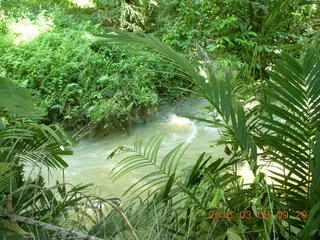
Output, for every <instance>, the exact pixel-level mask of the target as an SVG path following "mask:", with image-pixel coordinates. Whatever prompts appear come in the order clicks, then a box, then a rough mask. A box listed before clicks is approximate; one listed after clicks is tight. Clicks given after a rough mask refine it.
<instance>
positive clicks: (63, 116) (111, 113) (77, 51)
mask: <svg viewBox="0 0 320 240" xmlns="http://www.w3.org/2000/svg"><path fill="white" fill-rule="evenodd" d="M53 23H54V26H53V29H52V30H51V31H50V32H46V33H42V34H40V35H39V36H38V37H37V38H35V39H34V40H32V41H30V42H29V43H24V44H20V45H14V44H12V43H10V44H9V43H7V44H6V45H4V44H1V46H0V49H1V51H2V52H3V53H2V56H1V55H0V57H1V64H2V69H1V71H2V73H4V74H5V75H6V76H7V77H9V78H11V79H13V80H14V81H15V82H17V83H19V84H20V85H21V86H24V87H28V88H31V89H33V94H34V97H35V98H36V99H37V102H38V103H39V104H40V105H42V106H43V107H45V108H46V109H47V111H48V114H47V118H46V123H51V122H61V123H64V124H65V126H66V127H69V128H78V127H80V126H83V125H85V124H87V123H89V122H91V123H94V124H97V125H98V127H103V128H106V127H122V128H123V127H128V126H130V125H132V123H133V119H134V118H136V117H141V118H145V117H146V116H147V115H148V114H150V112H151V111H150V110H151V109H153V108H154V107H155V106H156V105H157V104H158V103H159V102H160V100H161V99H163V101H171V100H173V99H176V98H178V97H179V96H181V94H182V93H183V92H182V91H181V90H177V87H183V85H184V82H181V81H179V79H177V78H174V77H173V76H171V75H170V74H167V73H161V72H160V71H169V69H168V67H166V68H165V67H164V64H161V61H160V59H159V57H156V56H153V55H151V54H147V55H143V56H140V55H133V56H128V55H127V54H125V53H124V51H122V50H121V49H119V48H115V47H110V46H106V45H101V44H99V42H96V41H95V40H94V37H93V36H92V35H90V34H89V33H88V32H91V33H92V32H99V31H102V29H101V28H99V26H97V25H96V26H93V25H92V23H91V22H90V21H87V22H82V23H81V24H80V25H78V23H77V22H74V21H73V18H72V17H71V16H68V15H64V16H62V15H61V14H59V13H56V12H55V13H54V14H53Z"/></svg>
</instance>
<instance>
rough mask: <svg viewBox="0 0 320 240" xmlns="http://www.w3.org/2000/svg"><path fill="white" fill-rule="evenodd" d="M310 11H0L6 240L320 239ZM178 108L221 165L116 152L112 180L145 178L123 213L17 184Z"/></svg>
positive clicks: (150, 146)
mask: <svg viewBox="0 0 320 240" xmlns="http://www.w3.org/2000/svg"><path fill="white" fill-rule="evenodd" d="M319 4H320V3H319V2H318V1H307V0H297V1H288V0H258V1H253V0H243V1H240V0H168V1H162V0H109V1H106V0H47V1H44V0H0V183H1V184H0V239H133V240H140V239H150V240H151V239H158V240H164V239H168V240H169V239H170V240H173V239H177V240H179V239H218V240H219V239H221V240H225V239H230V240H251V239H252V240H253V239H266V240H271V239H272V240H275V239H279V240H280V239H314V240H315V239H320V188H319V186H320V132H319V130H320V111H319V110H320V58H319V57H320V55H319V44H320V41H319V31H318V29H319V26H320V11H319V10H320V9H319V8H320V5H319ZM187 95H196V96H199V97H201V98H204V99H206V100H207V101H208V106H207V107H206V108H205V111H206V112H207V116H206V117H204V118H197V119H194V121H202V122H205V123H207V124H208V125H209V126H211V127H212V128H219V133H220V138H219V140H218V141H217V142H216V144H219V145H223V146H224V149H225V153H226V156H227V157H225V158H216V157H215V155H214V154H213V153H206V152H203V153H199V156H198V158H196V159H194V162H193V163H192V165H191V167H188V169H185V170H184V171H181V169H180V165H179V162H180V161H181V159H183V158H184V152H185V150H186V148H187V146H186V144H184V143H181V144H179V145H177V146H172V150H171V151H169V152H168V153H166V154H165V155H164V157H162V156H161V157H160V154H159V151H161V148H160V146H161V143H162V142H163V138H164V135H157V136H154V137H153V138H151V139H143V141H137V142H136V143H134V144H131V143H128V145H124V146H119V147H118V148H116V149H115V150H114V151H113V152H112V153H111V154H109V155H108V156H106V159H107V158H108V159H112V158H114V157H115V156H122V160H121V161H119V162H118V163H117V164H116V165H115V167H114V169H113V170H112V173H113V175H112V178H113V179H118V178H125V177H126V176H128V175H130V174H132V173H133V172H134V171H136V170H137V169H145V175H144V176H143V177H142V178H140V179H138V180H137V182H136V183H134V184H133V185H132V186H130V187H129V188H128V189H127V191H126V192H125V199H126V200H125V201H124V200H123V201H122V200H121V199H120V198H107V199H104V198H101V197H100V196H95V195H94V194H92V192H91V191H90V188H91V185H90V182H84V183H83V184H82V185H77V186H72V185H71V184H68V183H66V182H64V180H63V179H61V181H59V182H57V183H56V184H54V185H50V186H48V184H47V183H46V180H45V178H44V177H43V176H42V175H41V174H36V175H34V176H27V175H26V174H25V167H26V166H30V165H31V166H37V167H38V166H39V167H45V168H47V171H48V172H49V173H50V170H52V169H60V170H61V171H63V169H65V168H67V167H68V162H67V161H66V160H64V158H63V156H64V155H71V154H72V150H71V149H72V147H73V146H76V145H77V143H78V141H79V139H80V137H81V136H83V135H86V134H88V133H93V134H97V133H100V134H107V133H108V132H111V131H115V130H116V129H121V130H130V128H134V126H135V122H136V121H138V120H140V119H142V120H143V121H147V120H148V117H149V116H151V115H152V114H154V113H155V112H156V111H157V106H159V105H160V104H163V103H172V102H174V101H175V100H178V99H182V98H183V97H185V96H187ZM190 144H192V142H191V143H190ZM208 145H209V139H208ZM159 149H160V150H159ZM244 162H246V163H248V165H249V166H250V171H251V172H252V173H253V175H254V180H253V181H252V182H250V183H244V181H243V178H242V177H241V176H240V175H239V173H238V167H239V165H241V164H242V163H244ZM265 166H272V168H270V169H269V170H268V171H267V173H266V172H265V171H262V169H263V167H265ZM270 180H272V182H270Z"/></svg>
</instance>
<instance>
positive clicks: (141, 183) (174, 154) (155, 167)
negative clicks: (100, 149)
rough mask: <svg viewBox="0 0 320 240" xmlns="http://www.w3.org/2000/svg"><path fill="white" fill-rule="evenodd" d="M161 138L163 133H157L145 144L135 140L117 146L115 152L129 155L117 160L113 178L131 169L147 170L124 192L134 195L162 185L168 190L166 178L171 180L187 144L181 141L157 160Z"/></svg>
mask: <svg viewBox="0 0 320 240" xmlns="http://www.w3.org/2000/svg"><path fill="white" fill-rule="evenodd" d="M163 138H164V135H159V136H155V137H152V138H151V139H150V140H149V141H148V142H147V143H146V144H145V145H143V143H142V141H137V142H136V143H135V144H134V145H132V146H120V147H118V149H117V154H124V153H126V154H129V155H128V156H127V157H125V158H123V159H122V160H121V161H120V162H118V163H117V164H116V166H115V167H114V168H113V170H112V174H113V175H112V179H113V180H116V179H118V178H120V177H122V176H123V175H125V174H128V173H129V172H131V171H133V170H137V169H143V168H145V169H147V170H148V173H147V174H146V175H144V176H143V177H142V178H140V179H139V180H138V181H137V182H136V183H134V184H133V185H132V186H130V187H129V188H128V189H127V190H126V192H125V193H124V194H129V195H131V194H133V193H135V196H139V195H140V194H142V193H144V192H145V191H147V190H148V189H152V188H155V189H159V188H163V187H164V188H165V189H166V191H168V189H169V185H168V180H170V181H169V182H172V181H173V178H174V176H175V174H176V171H177V169H178V166H179V162H180V160H181V159H182V155H183V153H184V152H185V151H186V149H187V145H185V144H183V143H181V144H179V145H178V146H176V147H175V148H173V149H172V150H171V151H170V152H168V153H167V154H166V155H165V156H164V157H163V158H162V159H161V160H159V158H158V153H159V149H160V145H161V143H162V141H163ZM112 155H114V153H112ZM166 184H167V185H166ZM170 188H171V187H170Z"/></svg>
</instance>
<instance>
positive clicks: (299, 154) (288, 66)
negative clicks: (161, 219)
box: [101, 30, 320, 239]
mask: <svg viewBox="0 0 320 240" xmlns="http://www.w3.org/2000/svg"><path fill="white" fill-rule="evenodd" d="M101 37H104V38H105V39H106V41H107V42H112V43H118V44H122V45H126V44H130V46H132V44H135V45H142V46H144V47H146V48H148V49H149V51H152V52H155V53H157V54H159V55H160V56H162V57H164V58H165V59H168V60H169V62H170V64H172V65H174V66H175V68H176V69H178V73H179V75H181V76H184V77H185V78H186V79H189V80H190V82H192V83H193V84H194V85H195V92H196V93H197V94H199V95H200V96H202V97H204V98H206V99H207V100H208V101H209V103H210V104H211V106H212V110H215V111H216V114H217V115H219V117H220V118H219V120H218V119H216V118H215V119H214V120H213V121H210V120H203V121H205V122H208V123H210V124H212V125H214V126H219V127H220V128H221V131H222V134H223V139H222V140H221V141H220V143H223V144H226V148H228V153H229V154H230V155H231V158H230V159H229V160H225V161H224V163H223V160H219V159H218V160H216V161H212V160H211V161H210V158H211V157H209V158H208V159H207V160H206V161H205V163H204V164H201V161H202V160H203V159H204V154H202V155H201V156H200V157H199V160H198V161H197V162H196V164H195V165H194V168H193V170H192V171H191V173H190V174H189V175H187V176H188V177H189V179H187V181H186V182H185V183H183V182H181V181H180V178H179V177H177V172H175V173H174V174H172V175H170V176H169V175H168V174H167V175H166V176H165V182H162V178H161V176H162V172H163V171H165V168H161V167H160V168H161V170H162V171H154V172H151V173H150V176H149V174H147V175H146V176H145V177H143V178H141V179H140V180H139V181H138V182H137V185H139V184H141V182H143V181H146V182H150V186H151V187H156V186H157V189H156V190H154V192H155V193H154V194H151V195H150V196H149V198H155V197H157V196H161V195H162V194H161V192H162V191H164V193H165V196H166V198H165V199H163V200H161V198H160V200H159V199H158V201H160V202H161V201H164V202H166V201H168V199H170V200H171V201H172V203H173V205H172V206H173V209H172V210H171V211H175V212H176V214H177V217H178V218H184V216H185V215H187V216H185V218H186V220H185V221H182V220H179V223H180V224H181V225H180V227H179V229H187V230H188V231H185V232H183V231H179V234H182V235H184V236H185V237H186V238H187V239H189V238H191V239H192V238H195V239H199V238H203V236H206V237H208V236H212V235H211V232H213V233H212V234H213V236H214V237H215V238H216V239H224V238H225V237H229V238H230V237H233V238H236V239H270V238H271V236H272V238H273V239H276V237H280V236H281V237H284V238H289V239H310V238H316V237H317V235H318V233H317V228H318V226H319V224H320V222H319V218H318V217H317V212H318V211H319V197H318V196H319V195H318V194H319V193H318V186H319V184H320V182H319V177H318V169H319V161H318V160H319V159H318V157H319V156H318V155H319V154H318V153H319V149H318V147H319V146H318V145H319V143H318V140H319V136H318V132H319V116H318V115H319V111H318V107H319V105H320V102H319V101H320V98H319V86H320V85H319V83H320V82H319V79H320V74H319V72H320V65H319V62H320V60H319V58H318V56H317V55H316V54H315V53H314V52H312V51H308V52H307V53H306V55H305V56H304V58H303V61H302V62H301V63H300V62H298V61H297V60H295V59H294V58H293V57H291V56H289V55H286V54H283V55H282V61H277V62H276V65H275V67H274V68H273V69H272V72H270V77H271V79H270V80H269V81H268V83H267V84H266V86H264V88H263V92H262V96H261V99H256V100H260V102H261V103H260V105H258V106H257V107H255V108H253V109H245V108H244V107H243V106H242V105H241V104H240V103H239V102H238V101H237V98H236V95H234V94H233V92H234V90H233V89H232V88H231V85H230V82H229V80H228V79H226V80H225V81H224V80H220V81H218V80H217V79H216V78H215V76H214V74H213V70H212V66H211V65H210V62H208V63H207V64H206V65H205V67H204V68H202V70H204V71H205V72H206V77H203V76H202V75H201V74H200V73H199V72H200V71H199V69H200V68H197V67H196V65H195V64H191V63H190V62H189V61H188V60H187V59H186V58H185V57H184V56H182V55H180V54H178V53H177V52H175V51H174V50H172V49H171V48H170V47H168V46H166V45H163V44H161V43H160V42H159V41H158V40H156V39H155V38H153V37H148V36H145V35H141V34H140V35H139V36H137V35H134V34H128V33H124V32H121V31H117V30H112V34H107V35H101ZM210 110H211V108H210ZM212 110H211V111H212ZM200 120H201V119H200ZM155 139H157V138H155ZM228 145H229V146H230V145H231V149H230V148H229V146H228ZM158 148H159V143H158V142H157V141H156V140H154V139H151V140H150V142H149V143H148V144H147V145H146V146H145V147H142V145H141V143H137V144H136V145H135V147H134V148H133V149H135V150H134V151H133V152H132V153H131V154H129V156H127V157H126V158H124V159H123V160H122V161H121V162H120V163H119V166H120V169H119V170H117V168H116V169H115V170H116V173H115V174H116V176H117V174H119V175H120V176H121V175H122V174H125V173H129V172H130V171H131V170H134V169H137V168H142V167H145V166H149V165H150V164H152V163H156V162H157V160H155V159H153V158H154V157H156V154H152V153H157V151H158V150H157V149H158ZM258 148H259V152H260V153H259V154H258V151H257V149H258ZM121 149H124V151H125V152H127V153H128V150H129V152H131V151H132V148H121ZM139 149H140V150H139ZM142 149H144V151H146V152H145V153H147V154H145V153H144V154H141V151H142ZM137 151H138V152H139V153H138V154H137ZM150 156H152V157H150ZM178 159H180V156H179V158H178ZM246 160H247V161H248V163H249V164H250V167H251V170H252V172H253V174H254V175H255V180H254V182H253V183H252V184H250V185H249V187H250V188H248V187H247V186H246V185H244V184H243V183H241V182H240V181H239V180H238V176H237V173H236V171H234V172H233V174H232V173H230V175H229V172H230V171H231V170H232V169H231V168H230V166H233V167H234V168H235V169H236V164H237V163H239V162H243V161H246ZM257 160H259V161H260V162H259V161H257ZM175 161H177V160H176V159H175V158H172V159H171V160H170V162H171V164H173V165H174V162H175ZM199 161H200V162H199ZM268 163H269V164H271V165H274V164H278V165H276V166H275V169H277V170H279V171H276V170H273V169H270V170H268V175H270V176H268V175H267V176H266V175H265V173H263V172H261V170H262V167H263V165H264V164H268ZM169 165H170V164H169ZM200 165H201V167H199V166H200ZM272 174H273V175H272ZM155 175H156V176H157V177H156V176H155ZM171 176H174V177H172V178H171ZM268 177H270V179H272V180H274V181H275V183H277V184H272V185H269V184H267V181H266V179H267V178H268ZM149 178H151V179H149ZM196 179H197V181H195V180H196ZM157 180H159V181H158V182H157ZM224 181H226V182H224ZM193 182H195V183H193ZM154 183H161V184H159V185H158V184H154ZM192 183H193V184H192ZM143 186H145V185H143ZM132 187H136V186H135V185H134V186H132ZM208 193H213V196H212V195H211V197H208V196H210V195H209V194H208ZM179 204H181V206H185V207H183V209H182V210H181V211H179V210H180V209H179V208H178V207H177V206H176V205H178V206H180V205H179ZM210 207H216V208H217V209H218V210H219V211H220V212H222V211H224V212H227V210H230V209H232V210H234V211H235V212H240V211H244V210H245V211H249V212H250V213H252V214H254V215H255V216H256V220H253V221H248V222H246V223H244V221H241V217H240V218H239V216H237V217H236V220H234V222H233V220H231V219H230V222H232V223H233V224H231V223H230V222H228V221H221V219H216V220H217V221H215V222H214V223H213V224H214V231H213V229H211V228H208V227H207V228H205V229H203V228H202V226H201V225H202V224H203V221H204V219H203V216H204V214H206V213H208V210H210ZM275 209H276V211H277V210H278V211H279V210H280V211H281V210H282V211H283V210H287V211H288V213H289V215H290V216H291V217H288V218H284V219H279V218H278V219H277V218H276V217H275V215H274V213H273V212H274V210H275ZM258 210H259V211H264V212H266V211H268V212H269V213H270V217H269V218H262V219H261V218H259V217H258V216H259V215H258ZM297 211H298V212H302V211H306V212H308V213H310V214H311V215H310V216H309V217H311V218H312V220H308V221H305V220H304V218H301V217H299V218H297V215H296V213H297ZM198 219H201V220H202V223H199V220H198ZM219 220H220V221H219ZM283 222H286V224H285V225H284V224H283ZM166 224H168V223H166ZM166 224H165V226H164V227H165V228H170V226H169V227H168V226H167V225H166ZM229 224H230V225H229ZM169 225H170V224H169ZM155 231H156V230H155ZM173 234H177V232H174V233H173ZM200 236H202V237H200ZM172 238H173V237H172Z"/></svg>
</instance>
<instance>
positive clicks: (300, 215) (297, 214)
mask: <svg viewBox="0 0 320 240" xmlns="http://www.w3.org/2000/svg"><path fill="white" fill-rule="evenodd" d="M307 216H308V214H307V211H306V210H303V211H291V210H288V211H274V212H273V214H271V212H270V211H268V210H266V211H262V210H261V211H259V210H258V211H257V212H256V213H254V212H253V211H240V212H234V211H231V210H228V211H219V210H217V211H210V216H209V217H208V218H209V219H227V218H230V219H231V218H236V217H239V218H241V219H268V218H272V217H274V218H277V219H287V218H294V219H306V218H307Z"/></svg>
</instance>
